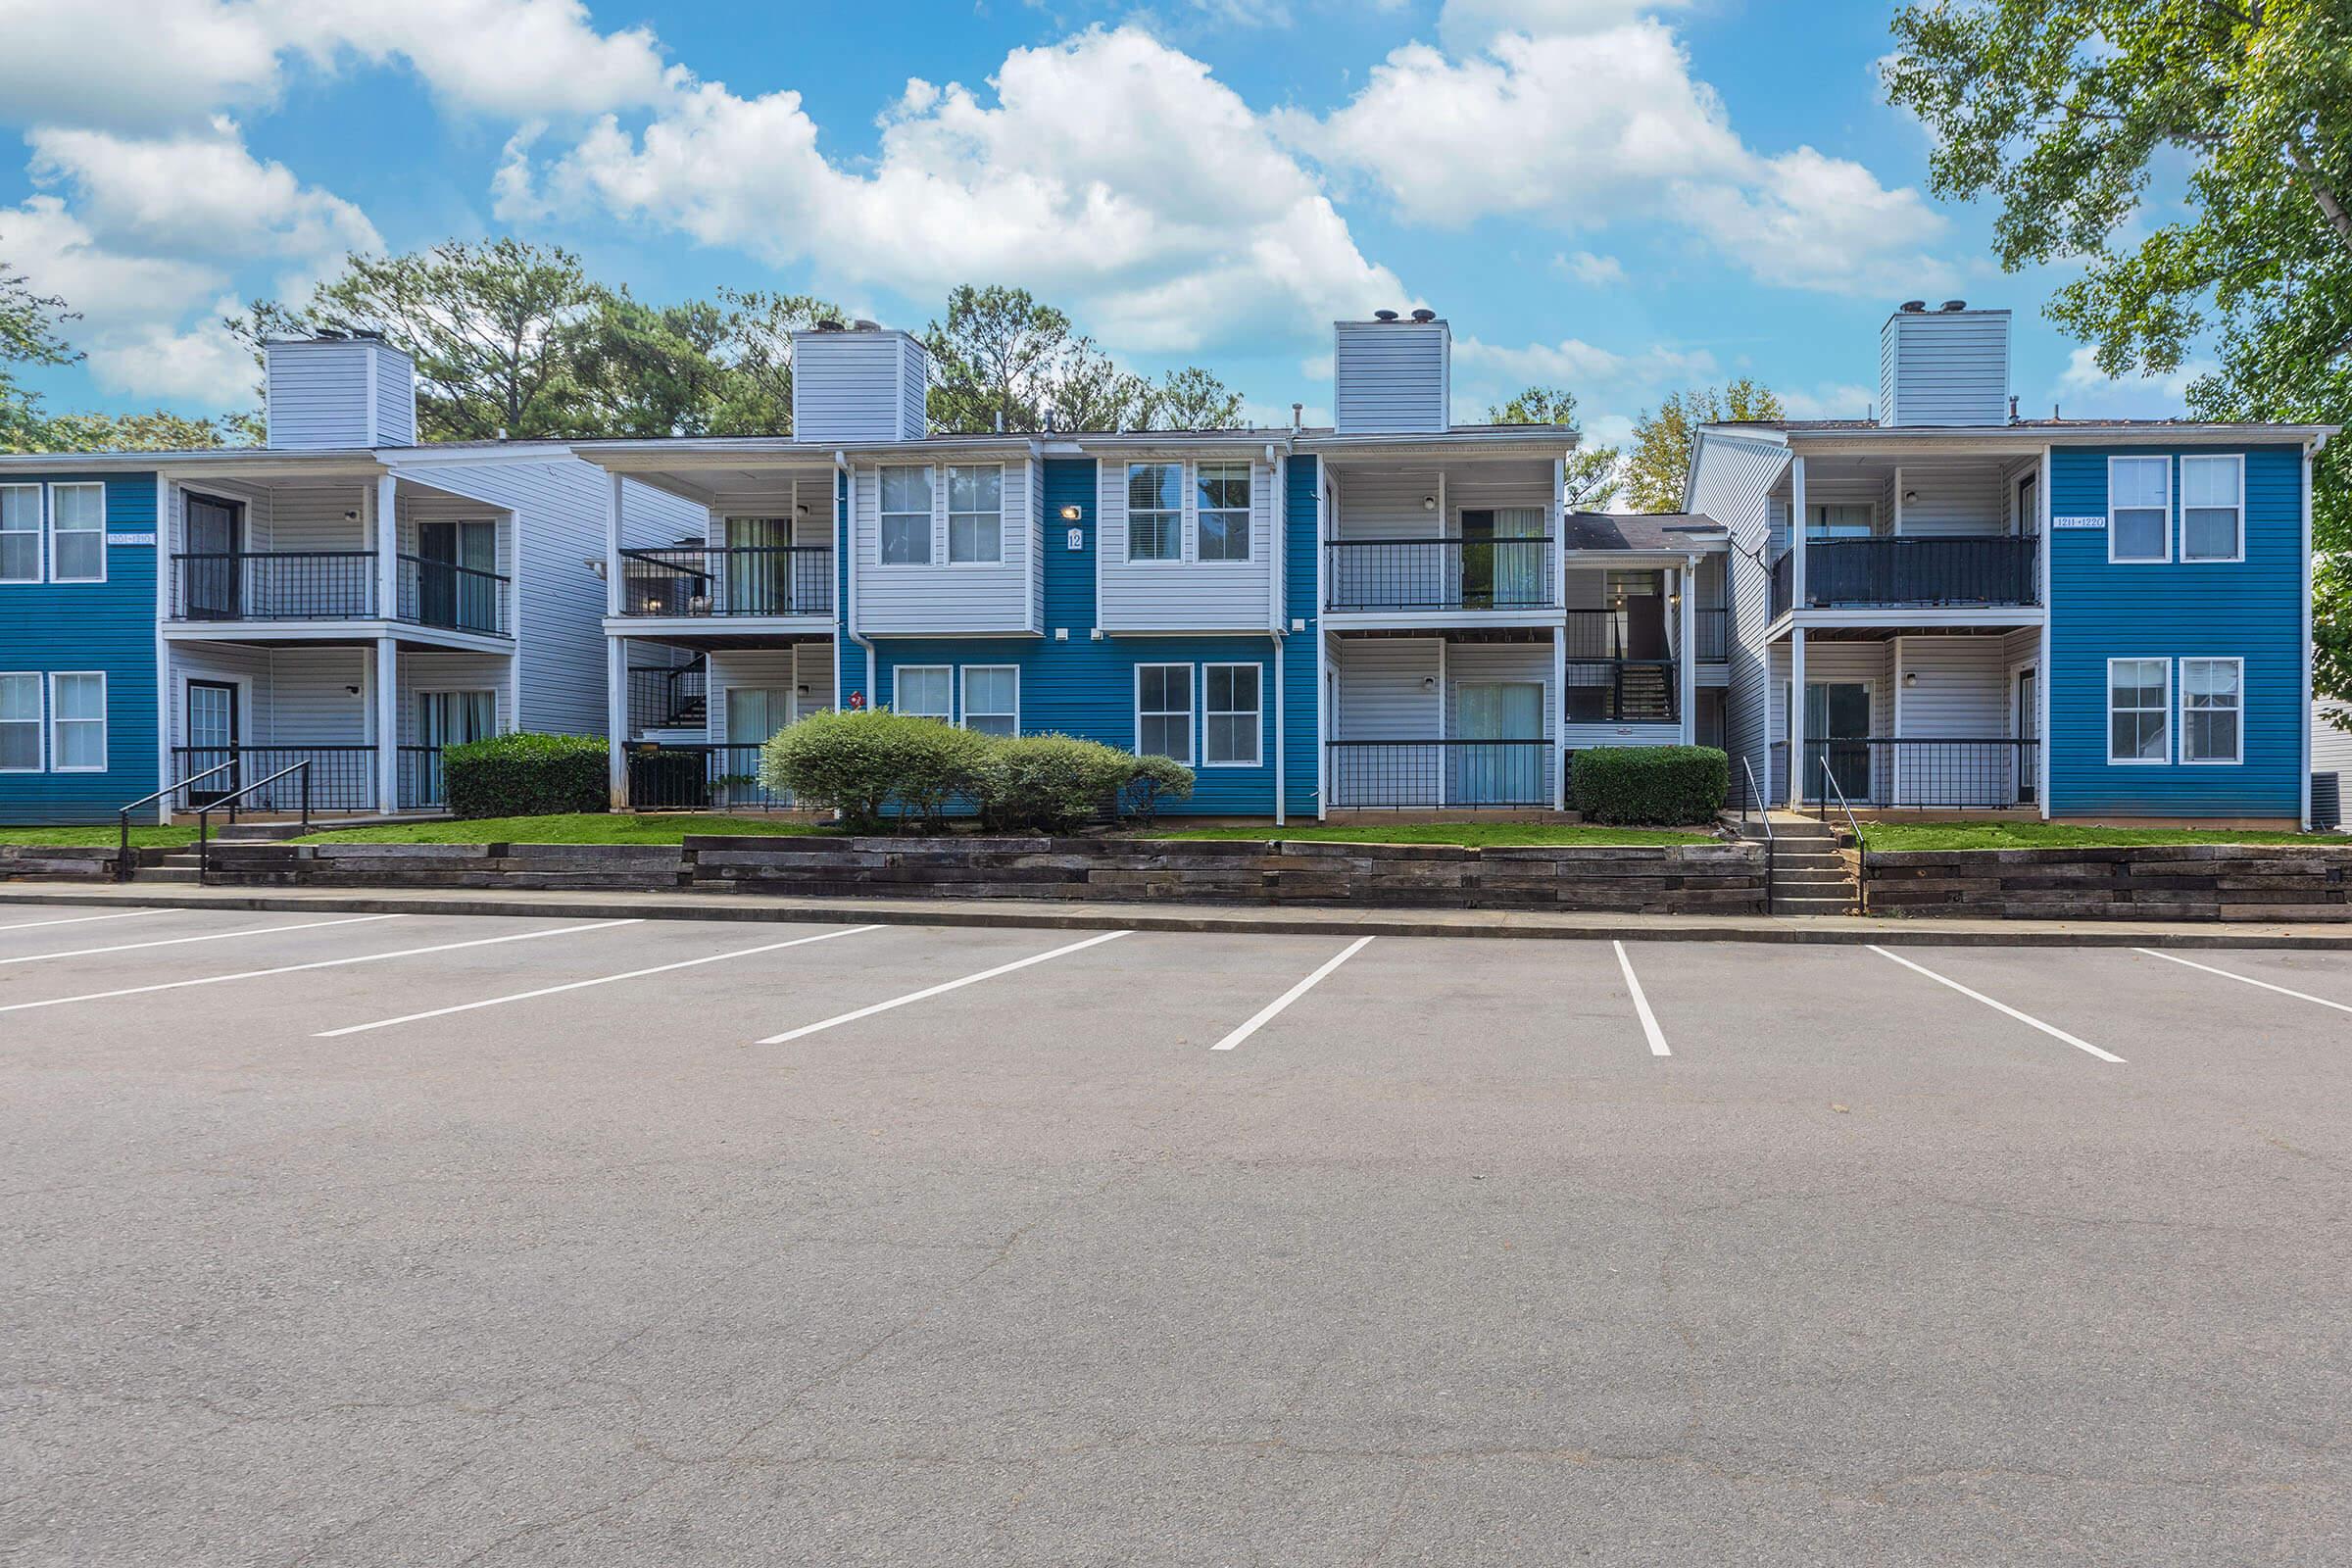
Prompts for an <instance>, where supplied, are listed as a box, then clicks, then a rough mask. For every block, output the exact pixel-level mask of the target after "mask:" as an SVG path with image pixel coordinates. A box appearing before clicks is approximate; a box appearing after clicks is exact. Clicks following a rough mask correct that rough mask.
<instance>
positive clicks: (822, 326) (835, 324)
mask: <svg viewBox="0 0 2352 1568" xmlns="http://www.w3.org/2000/svg"><path fill="white" fill-rule="evenodd" d="M816 329H817V330H818V331H819V332H838V331H840V330H841V329H842V327H841V323H840V322H839V321H837V320H835V319H833V318H832V317H830V316H828V317H826V318H825V319H823V320H821V321H819V322H817V323H816Z"/></svg>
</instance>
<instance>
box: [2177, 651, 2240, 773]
mask: <svg viewBox="0 0 2352 1568" xmlns="http://www.w3.org/2000/svg"><path fill="white" fill-rule="evenodd" d="M2179 663H2180V671H2179V676H2178V678H2177V679H2176V680H2175V681H2174V682H2173V690H2175V691H2176V692H2179V693H2180V765H2181V766H2182V767H2237V766H2241V765H2243V764H2244V762H2245V760H2246V662H2245V661H2244V660H2243V659H2232V658H2229V657H2226V656H2219V655H2208V654H2199V655H2193V656H2190V657H2188V658H2184V659H2181V660H2180V661H2179ZM2191 664H2231V665H2235V666H2236V671H2237V681H2236V685H2235V695H2236V698H2237V706H2236V708H2235V710H2234V711H2235V712H2236V714H2237V750H2236V751H2235V753H2233V754H2232V755H2230V756H2229V757H2191V756H2189V755H2188V750H2189V747H2188V737H2189V727H2188V715H2189V714H2190V712H2192V711H2200V710H2192V709H2190V707H2189V706H2188V666H2189V665H2191ZM2201 711H2205V712H2214V711H2217V710H2214V709H2205V710H2201Z"/></svg>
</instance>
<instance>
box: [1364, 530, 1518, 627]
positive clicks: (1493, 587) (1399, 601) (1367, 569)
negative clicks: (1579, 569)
mask: <svg viewBox="0 0 2352 1568" xmlns="http://www.w3.org/2000/svg"><path fill="white" fill-rule="evenodd" d="M1324 570H1325V585H1324V586H1325V590H1326V596H1327V597H1328V599H1329V600H1330V603H1329V605H1328V606H1327V608H1328V609H1332V610H1543V609H1546V608H1548V607H1550V606H1552V605H1555V604H1557V603H1559V596H1558V590H1557V588H1556V586H1555V579H1554V576H1553V572H1552V542H1551V540H1550V539H1549V538H1547V537H1546V538H1531V539H1491V540H1490V539H1334V540H1331V541H1330V542H1329V543H1327V544H1326V545H1325V546H1324Z"/></svg>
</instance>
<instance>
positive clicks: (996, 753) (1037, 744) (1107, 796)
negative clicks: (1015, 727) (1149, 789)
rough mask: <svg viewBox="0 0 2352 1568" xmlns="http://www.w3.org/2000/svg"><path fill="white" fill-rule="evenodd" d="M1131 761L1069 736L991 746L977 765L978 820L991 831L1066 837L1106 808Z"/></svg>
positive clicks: (1034, 737)
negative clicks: (1029, 832)
mask: <svg viewBox="0 0 2352 1568" xmlns="http://www.w3.org/2000/svg"><path fill="white" fill-rule="evenodd" d="M1136 761H1137V759H1136V758H1135V757H1134V756H1133V755H1131V754H1130V753H1127V752H1122V751H1117V750H1115V749H1113V748H1111V747H1108V746H1105V745H1103V743H1102V742H1100V741H1085V740H1080V739H1078V738H1077V737H1076V736H1074V735H1016V736H1007V737H1005V738H1004V739H1001V740H997V741H995V742H993V743H992V744H991V745H990V746H989V748H988V756H987V757H986V758H985V759H984V760H982V762H981V764H980V774H979V779H978V785H979V796H980V810H981V815H982V819H983V820H984V821H985V822H986V823H987V825H988V826H989V827H991V828H999V829H1015V830H1029V831H1034V832H1039V833H1067V832H1070V831H1071V830H1072V829H1074V828H1078V827H1081V826H1083V825H1084V824H1085V823H1086V822H1087V821H1088V819H1090V818H1091V817H1093V816H1094V815H1096V813H1098V812H1100V811H1103V810H1106V809H1111V807H1112V806H1113V803H1115V802H1116V801H1117V800H1118V797H1119V792H1120V791H1121V790H1122V789H1124V788H1125V787H1126V785H1127V781H1128V780H1129V778H1131V777H1132V776H1133V775H1134V772H1135V764H1136Z"/></svg>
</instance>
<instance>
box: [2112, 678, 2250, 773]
mask: <svg viewBox="0 0 2352 1568" xmlns="http://www.w3.org/2000/svg"><path fill="white" fill-rule="evenodd" d="M2118 664H2154V665H2156V666H2157V667H2158V668H2160V669H2162V670H2163V671H2164V698H2163V701H2162V703H2161V704H2160V705H2159V706H2158V707H2157V708H2155V709H2154V710H2152V711H2155V712H2157V713H2160V714H2162V715H2163V717H2164V755H2163V756H2162V757H2118V756H2116V755H2115V715H2116V713H2117V712H2118V711H2119V710H2118V709H2117V708H2116V706H2115V666H2116V665H2118ZM2102 706H2103V708H2104V710H2105V715H2106V724H2107V737H2106V750H2107V765H2108V766H2109V767H2170V766H2171V765H2172V763H2173V662H2172V661H2171V660H2169V659H2157V658H2152V657H2151V658H2135V659H2110V660H2109V661H2107V695H2106V701H2105V702H2104V704H2103V705H2102ZM2120 711H2122V712H2127V713H2145V712H2149V711H2151V710H2149V709H2145V708H2127V709H2122V710H2120ZM2239 722H2240V724H2243V722H2244V720H2243V719H2242V718H2241V719H2240V720H2239Z"/></svg>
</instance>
